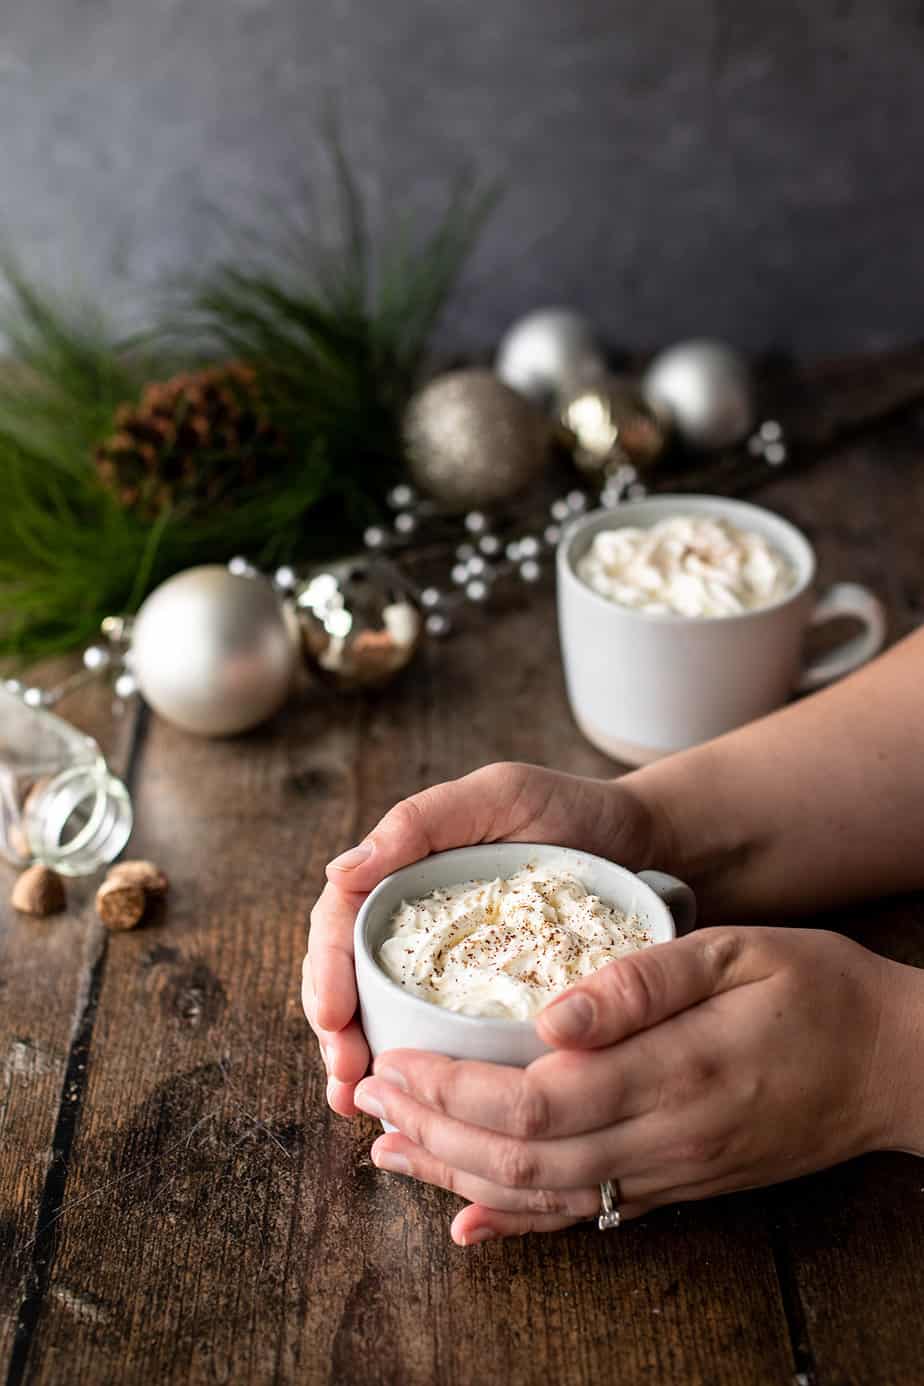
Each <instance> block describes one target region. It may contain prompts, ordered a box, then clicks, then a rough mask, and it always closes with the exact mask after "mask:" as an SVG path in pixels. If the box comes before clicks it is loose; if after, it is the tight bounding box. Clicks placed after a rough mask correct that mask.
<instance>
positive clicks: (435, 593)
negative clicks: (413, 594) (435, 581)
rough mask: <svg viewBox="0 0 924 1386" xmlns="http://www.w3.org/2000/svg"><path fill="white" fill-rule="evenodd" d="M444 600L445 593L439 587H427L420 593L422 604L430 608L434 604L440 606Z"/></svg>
mask: <svg viewBox="0 0 924 1386" xmlns="http://www.w3.org/2000/svg"><path fill="white" fill-rule="evenodd" d="M442 600H443V594H442V592H441V591H440V589H439V588H438V587H425V588H424V590H423V591H422V592H421V594H420V605H421V606H425V607H427V609H428V610H429V609H431V608H432V607H434V606H439V604H440V602H441V601H442Z"/></svg>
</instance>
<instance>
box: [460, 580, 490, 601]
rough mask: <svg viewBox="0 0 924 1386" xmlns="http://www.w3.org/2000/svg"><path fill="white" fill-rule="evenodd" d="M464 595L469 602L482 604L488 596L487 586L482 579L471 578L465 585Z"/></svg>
mask: <svg viewBox="0 0 924 1386" xmlns="http://www.w3.org/2000/svg"><path fill="white" fill-rule="evenodd" d="M465 595H466V596H467V597H468V599H469V601H470V602H483V601H485V599H486V598H487V595H488V584H487V583H486V582H485V581H484V580H483V579H482V578H472V580H471V582H468V583H466V585H465Z"/></svg>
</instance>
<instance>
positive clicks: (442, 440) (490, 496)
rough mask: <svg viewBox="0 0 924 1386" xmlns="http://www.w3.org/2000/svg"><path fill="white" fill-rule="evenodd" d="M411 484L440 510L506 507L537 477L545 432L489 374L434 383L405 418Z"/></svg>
mask: <svg viewBox="0 0 924 1386" xmlns="http://www.w3.org/2000/svg"><path fill="white" fill-rule="evenodd" d="M404 438H405V444H406V447H407V454H408V470H409V471H410V475H411V479H412V480H413V481H414V483H415V484H416V485H417V486H419V487H420V489H421V490H422V491H426V492H427V494H428V495H430V496H432V497H433V498H434V499H435V500H437V501H439V502H440V504H441V505H443V506H445V507H446V509H447V510H452V511H462V510H468V509H471V508H473V507H475V508H481V507H490V506H492V505H499V504H500V503H501V502H503V501H507V500H510V499H511V497H513V496H515V495H516V494H517V492H519V491H522V490H524V489H525V488H526V487H527V486H528V485H529V483H530V482H531V481H533V480H535V479H536V478H537V477H538V476H539V474H540V473H541V472H542V471H543V469H544V468H545V466H546V463H547V462H548V458H549V443H550V440H551V433H550V428H549V424H548V422H547V421H546V419H545V418H544V417H543V416H542V414H541V413H540V412H539V410H538V409H536V408H535V407H534V406H533V405H532V404H530V403H529V402H528V401H527V400H525V399H524V398H523V397H522V396H521V395H518V394H517V392H516V391H515V390H512V389H511V388H510V386H509V385H505V384H504V383H503V381H501V380H498V378H497V376H496V375H495V374H494V373H493V371H489V370H478V369H472V370H460V371H452V372H450V373H449V374H448V375H443V376H439V377H438V378H437V379H436V380H433V381H431V382H430V384H429V385H425V386H424V388H423V389H422V390H420V391H419V392H418V393H417V394H416V395H414V397H413V398H412V400H411V402H410V404H409V405H408V408H407V411H406V413H405V417H404Z"/></svg>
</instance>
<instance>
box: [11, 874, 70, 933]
mask: <svg viewBox="0 0 924 1386" xmlns="http://www.w3.org/2000/svg"><path fill="white" fill-rule="evenodd" d="M10 898H11V903H12V905H13V909H14V910H21V911H22V913H23V914H34V915H36V916H38V918H40V919H44V918H46V917H47V916H48V915H49V914H60V913H61V911H62V910H63V909H65V908H66V907H67V894H66V892H65V890H64V882H63V881H62V879H61V877H60V876H59V875H58V873H57V871H52V869H51V867H50V866H41V865H38V864H36V865H35V866H29V867H27V868H26V870H25V871H24V872H23V873H22V875H21V876H19V877H18V878H17V881H16V884H15V885H14V886H13V894H12V896H11V897H10Z"/></svg>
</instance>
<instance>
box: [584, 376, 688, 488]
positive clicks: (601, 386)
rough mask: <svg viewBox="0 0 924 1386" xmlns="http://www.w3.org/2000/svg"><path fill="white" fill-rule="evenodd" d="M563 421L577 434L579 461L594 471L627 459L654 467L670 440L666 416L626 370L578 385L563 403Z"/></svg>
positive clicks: (603, 471) (598, 473)
mask: <svg viewBox="0 0 924 1386" xmlns="http://www.w3.org/2000/svg"><path fill="white" fill-rule="evenodd" d="M561 422H562V424H563V425H564V426H565V428H566V429H568V431H569V432H570V433H571V434H573V436H574V460H575V462H576V463H577V465H578V467H579V468H580V469H581V471H583V472H587V473H588V474H589V475H591V476H601V477H602V476H604V475H605V474H606V472H607V471H608V470H610V469H611V468H612V467H615V466H619V465H620V464H621V463H625V462H630V463H631V464H632V465H633V466H634V467H639V468H642V467H650V466H652V465H653V464H654V463H655V462H657V461H658V458H659V457H660V456H661V454H662V453H663V452H664V449H665V447H666V445H667V438H668V428H667V424H666V422H665V419H664V417H663V416H661V415H659V414H658V413H657V411H656V410H655V409H654V407H653V406H652V405H650V404H649V403H648V402H647V401H646V399H645V397H644V395H643V394H642V392H641V390H640V389H639V388H638V386H637V385H635V384H634V383H633V382H632V381H631V380H627V379H626V378H625V377H622V376H608V377H607V378H606V379H605V380H603V381H601V382H599V383H597V384H593V385H588V386H585V387H583V388H581V389H578V390H575V391H574V392H573V393H572V394H571V395H569V396H568V398H567V399H566V400H565V402H564V405H563V406H562V411H561Z"/></svg>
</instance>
